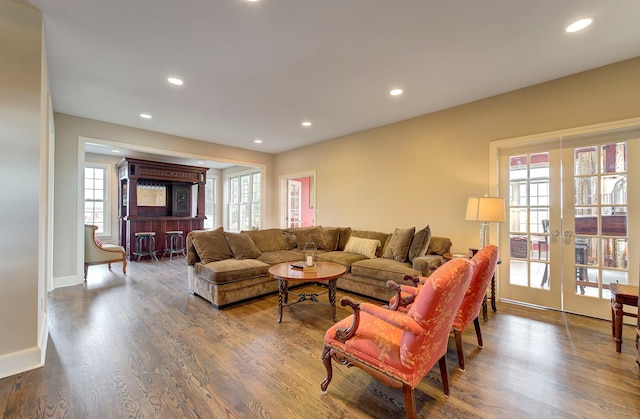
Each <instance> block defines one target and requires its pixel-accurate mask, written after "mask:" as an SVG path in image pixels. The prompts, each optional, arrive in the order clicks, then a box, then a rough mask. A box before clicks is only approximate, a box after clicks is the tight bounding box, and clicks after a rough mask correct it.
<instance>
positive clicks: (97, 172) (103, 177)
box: [84, 164, 110, 235]
mask: <svg viewBox="0 0 640 419" xmlns="http://www.w3.org/2000/svg"><path fill="white" fill-rule="evenodd" d="M107 167H108V166H106V165H97V164H92V165H85V168H84V223H85V224H93V225H96V226H98V230H97V231H96V234H99V235H108V234H109V231H110V229H109V227H110V226H109V211H108V209H109V202H108V196H109V194H108V190H107V185H108V182H107V180H108V179H107V178H108V172H107Z"/></svg>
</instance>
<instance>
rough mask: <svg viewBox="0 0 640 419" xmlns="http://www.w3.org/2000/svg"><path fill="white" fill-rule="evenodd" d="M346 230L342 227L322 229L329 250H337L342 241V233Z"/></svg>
mask: <svg viewBox="0 0 640 419" xmlns="http://www.w3.org/2000/svg"><path fill="white" fill-rule="evenodd" d="M342 230H344V229H343V228H340V227H322V233H323V235H324V240H325V242H326V243H327V250H337V249H338V242H339V241H340V232H341V231H342Z"/></svg>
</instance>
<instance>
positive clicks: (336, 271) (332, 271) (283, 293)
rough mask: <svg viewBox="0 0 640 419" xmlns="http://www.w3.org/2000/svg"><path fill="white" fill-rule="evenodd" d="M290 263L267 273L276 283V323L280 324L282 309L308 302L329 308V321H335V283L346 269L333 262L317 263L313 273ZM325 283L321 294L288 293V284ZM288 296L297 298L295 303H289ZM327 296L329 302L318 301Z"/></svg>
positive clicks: (278, 266)
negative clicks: (322, 296) (324, 288)
mask: <svg viewBox="0 0 640 419" xmlns="http://www.w3.org/2000/svg"><path fill="white" fill-rule="evenodd" d="M291 265H292V263H291V262H288V263H279V264H277V265H273V266H272V267H271V268H269V273H270V274H271V275H272V276H273V277H274V278H275V279H276V280H277V281H278V323H281V322H282V309H283V307H289V306H292V305H294V304H298V303H301V302H303V301H306V300H310V301H313V302H316V303H319V304H322V305H328V306H329V307H331V319H333V321H334V322H335V321H336V282H337V281H338V278H340V277H341V276H342V275H344V273H345V272H346V271H347V269H346V268H345V267H344V266H342V265H340V264H337V263H333V262H318V269H317V271H315V272H309V271H304V270H302V269H297V268H293V267H291ZM325 281H326V282H327V284H328V289H327V291H325V292H322V293H319V294H318V293H313V294H304V293H296V292H292V291H289V282H296V283H303V282H309V283H322V282H325ZM289 294H292V295H295V296H296V297H298V300H297V301H294V302H291V303H290V302H289ZM324 294H328V297H329V302H328V303H325V302H322V301H320V300H318V297H319V296H321V295H324Z"/></svg>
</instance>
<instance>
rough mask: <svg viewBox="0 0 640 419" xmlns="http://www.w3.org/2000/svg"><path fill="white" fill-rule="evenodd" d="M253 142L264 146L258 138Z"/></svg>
mask: <svg viewBox="0 0 640 419" xmlns="http://www.w3.org/2000/svg"><path fill="white" fill-rule="evenodd" d="M253 142H254V143H256V144H262V140H261V139H260V138H256V139H255V140H253Z"/></svg>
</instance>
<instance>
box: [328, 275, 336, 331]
mask: <svg viewBox="0 0 640 419" xmlns="http://www.w3.org/2000/svg"><path fill="white" fill-rule="evenodd" d="M337 283H338V279H337V278H336V279H330V280H329V304H330V305H331V318H332V319H333V321H334V322H335V321H337V320H336V284H337Z"/></svg>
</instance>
